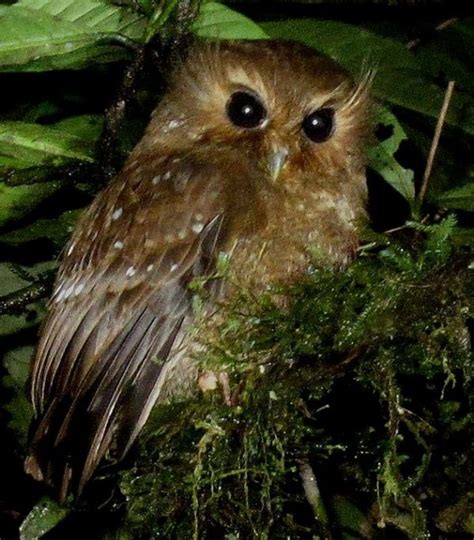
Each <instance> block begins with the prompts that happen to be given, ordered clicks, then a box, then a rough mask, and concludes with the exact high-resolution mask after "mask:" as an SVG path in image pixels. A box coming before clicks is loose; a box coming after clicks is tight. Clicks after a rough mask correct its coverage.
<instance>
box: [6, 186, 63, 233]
mask: <svg viewBox="0 0 474 540" xmlns="http://www.w3.org/2000/svg"><path fill="white" fill-rule="evenodd" d="M60 187H61V184H60V182H45V183H43V184H35V185H31V186H28V185H26V186H15V187H11V186H6V185H5V184H2V183H1V182H0V227H2V226H3V225H5V224H7V223H9V222H11V221H16V220H18V219H21V218H22V217H24V216H27V215H28V214H29V213H30V212H31V210H33V209H34V208H36V207H37V206H38V204H40V203H41V202H43V201H44V200H45V199H47V198H48V197H49V196H51V195H52V194H53V193H55V192H56V191H57V190H58V189H59V188H60Z"/></svg>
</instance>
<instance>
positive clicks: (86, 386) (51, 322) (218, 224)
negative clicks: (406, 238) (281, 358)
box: [26, 159, 225, 500]
mask: <svg viewBox="0 0 474 540" xmlns="http://www.w3.org/2000/svg"><path fill="white" fill-rule="evenodd" d="M146 167H148V169H146V168H145V166H143V165H141V164H140V163H138V162H132V163H131V164H129V166H128V168H126V170H125V172H124V173H122V175H121V176H119V177H118V178H117V179H115V180H114V182H113V183H112V184H111V185H110V186H109V188H108V189H106V190H105V191H104V192H103V193H102V194H101V195H99V196H98V197H97V199H96V200H95V201H94V203H93V204H92V206H91V208H90V209H89V210H88V211H87V212H86V213H85V215H84V216H83V218H82V220H81V222H80V224H79V226H78V228H77V230H76V232H75V233H74V235H73V237H72V239H71V241H70V243H69V244H68V246H67V247H66V252H65V258H64V262H63V264H62V267H61V270H60V273H59V276H58V280H57V283H56V290H55V293H54V295H53V297H52V300H51V303H50V311H49V315H48V318H47V320H46V321H45V324H44V327H43V329H42V339H41V341H40V344H39V347H38V350H37V354H36V358H35V360H34V363H33V369H32V376H31V393H32V399H33V404H34V407H35V411H36V414H37V415H38V416H39V424H38V427H37V429H36V432H35V434H34V437H33V441H32V445H31V454H30V456H29V458H28V459H27V461H26V470H27V472H29V473H30V474H32V475H33V476H34V477H36V478H37V479H43V480H45V481H46V482H48V483H50V484H51V485H53V486H55V487H56V488H59V497H60V499H61V500H64V499H65V498H66V497H67V494H68V493H69V492H75V493H80V492H81V491H82V489H83V487H84V484H85V483H86V482H87V480H88V479H89V478H90V476H91V475H92V473H93V471H94V470H95V468H96V467H97V465H98V463H99V461H100V460H101V459H102V457H103V456H104V454H105V453H106V452H107V450H108V449H109V447H110V445H111V444H112V442H113V441H117V440H119V444H118V445H117V446H118V448H119V449H120V450H121V454H120V455H119V456H118V457H119V458H120V457H121V455H123V453H124V452H125V451H126V450H127V449H128V448H129V446H130V445H131V443H132V442H133V440H134V439H135V437H136V436H137V434H138V432H139V431H140V429H141V427H142V426H143V424H144V423H145V421H146V419H147V417H148V415H149V413H150V411H151V408H152V407H153V405H154V403H155V402H156V400H157V398H158V395H159V393H160V389H161V385H162V383H163V380H164V371H166V370H169V369H170V368H173V367H176V373H173V377H177V378H179V377H180V376H181V375H182V374H181V373H180V372H179V359H180V358H181V357H182V356H183V355H185V354H186V351H185V350H182V349H183V348H182V347H181V348H180V345H181V344H182V342H183V338H184V336H185V333H186V327H187V326H188V325H189V322H190V321H191V320H192V310H191V300H192V298H191V292H190V290H189V287H188V285H189V282H190V281H191V280H192V279H193V278H194V277H195V276H200V275H203V274H206V273H207V272H209V271H210V270H211V268H212V265H213V259H214V255H215V252H216V250H217V248H218V246H219V243H220V239H221V238H222V236H223V223H224V217H225V208H224V206H223V202H222V197H221V190H222V185H223V179H222V178H221V177H220V174H219V170H218V169H216V168H215V169H213V170H212V174H209V169H208V168H207V167H205V166H201V165H199V164H196V163H192V162H187V161H186V160H185V159H174V160H170V159H168V160H161V161H160V162H157V161H156V160H155V161H154V162H151V161H150V160H148V165H146Z"/></svg>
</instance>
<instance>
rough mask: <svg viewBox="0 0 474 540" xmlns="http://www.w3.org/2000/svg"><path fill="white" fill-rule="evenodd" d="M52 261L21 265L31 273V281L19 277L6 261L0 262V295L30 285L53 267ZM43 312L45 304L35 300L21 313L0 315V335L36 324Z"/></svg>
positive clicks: (6, 294)
mask: <svg viewBox="0 0 474 540" xmlns="http://www.w3.org/2000/svg"><path fill="white" fill-rule="evenodd" d="M55 266H56V263H55V262H54V261H48V262H45V263H38V264H36V265H34V266H33V267H22V270H23V271H24V272H27V273H28V274H31V281H28V280H27V279H25V278H24V277H20V276H19V275H18V273H17V272H15V271H14V270H13V269H12V266H11V265H10V264H8V263H0V297H5V296H9V297H11V295H13V294H15V293H19V292H20V291H22V290H23V289H25V287H28V286H29V285H31V284H32V283H33V282H34V280H35V279H36V277H38V275H39V274H42V273H43V272H45V271H47V270H52V269H53V268H55ZM44 314H45V306H44V304H43V303H42V302H35V303H32V304H30V305H29V306H28V308H27V309H26V310H25V313H23V314H21V315H0V336H7V335H10V334H13V333H15V332H18V331H19V330H23V329H25V328H31V327H32V326H36V325H37V324H38V323H39V322H40V321H41V319H42V318H43V316H44Z"/></svg>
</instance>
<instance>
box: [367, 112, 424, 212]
mask: <svg viewBox="0 0 474 540" xmlns="http://www.w3.org/2000/svg"><path fill="white" fill-rule="evenodd" d="M377 121H378V123H379V124H382V125H384V126H391V127H392V128H393V133H392V135H391V136H390V137H389V138H388V139H386V140H385V141H383V142H381V143H379V144H378V145H377V146H374V147H373V148H371V149H370V151H369V160H370V166H371V167H372V168H373V169H375V170H376V171H377V172H378V173H379V174H380V175H381V176H382V177H383V178H384V180H385V181H386V182H388V183H389V184H390V185H391V186H392V187H393V188H394V189H396V190H397V191H398V192H399V193H400V194H401V195H402V196H403V197H404V198H405V199H406V200H407V201H408V202H409V203H410V206H412V207H413V205H414V202H415V185H414V172H413V171H412V170H410V169H405V168H404V167H402V166H401V165H400V163H398V161H397V160H396V159H395V157H394V154H395V153H396V151H397V150H398V148H399V146H400V143H401V142H402V141H403V140H406V139H407V135H406V133H405V131H404V130H403V128H402V126H401V125H400V124H399V122H398V120H397V119H396V117H395V116H394V115H393V114H392V113H391V112H389V111H388V110H387V109H384V108H381V107H380V108H379V110H378V115H377Z"/></svg>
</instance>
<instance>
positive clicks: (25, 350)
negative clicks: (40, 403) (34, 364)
mask: <svg viewBox="0 0 474 540" xmlns="http://www.w3.org/2000/svg"><path fill="white" fill-rule="evenodd" d="M33 350H34V347H33V346H29V345H25V346H22V347H17V348H15V349H11V350H9V351H8V352H7V353H6V354H5V356H4V358H3V365H4V367H5V369H6V370H7V372H8V376H6V377H4V378H3V380H2V383H3V385H4V386H5V387H7V388H8V389H9V391H10V393H11V395H12V397H11V398H10V399H9V401H8V402H7V403H6V405H5V410H6V411H7V412H8V413H9V415H10V418H9V421H8V426H9V427H10V429H13V430H14V431H15V433H16V435H17V439H18V441H19V442H20V444H21V445H22V446H25V445H26V442H27V438H28V429H29V425H30V422H31V418H32V414H33V410H32V407H31V405H30V403H29V401H28V399H27V397H26V390H25V389H26V381H27V379H28V374H29V370H30V361H31V357H32V355H33Z"/></svg>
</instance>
